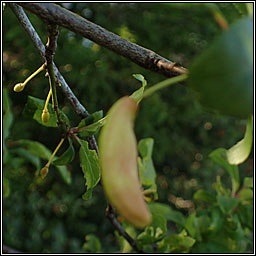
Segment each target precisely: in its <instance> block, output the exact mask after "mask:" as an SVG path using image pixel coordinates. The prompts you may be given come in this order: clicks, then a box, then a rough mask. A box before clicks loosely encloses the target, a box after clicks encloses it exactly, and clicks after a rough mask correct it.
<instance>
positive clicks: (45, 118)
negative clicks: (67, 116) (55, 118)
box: [42, 109, 50, 123]
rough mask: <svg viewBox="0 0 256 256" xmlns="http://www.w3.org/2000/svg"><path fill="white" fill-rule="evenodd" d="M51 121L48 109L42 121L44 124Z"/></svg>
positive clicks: (43, 114)
mask: <svg viewBox="0 0 256 256" xmlns="http://www.w3.org/2000/svg"><path fill="white" fill-rule="evenodd" d="M49 119H50V114H49V111H48V109H44V110H43V113H42V121H43V122H44V123H47V122H48V121H49Z"/></svg>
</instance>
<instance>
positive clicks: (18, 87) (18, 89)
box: [13, 83, 25, 92]
mask: <svg viewBox="0 0 256 256" xmlns="http://www.w3.org/2000/svg"><path fill="white" fill-rule="evenodd" d="M24 87H25V85H24V83H18V84H16V85H15V86H14V88H13V90H14V91H15V92H21V91H23V89H24Z"/></svg>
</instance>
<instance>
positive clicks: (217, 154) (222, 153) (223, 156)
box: [210, 148, 240, 192]
mask: <svg viewBox="0 0 256 256" xmlns="http://www.w3.org/2000/svg"><path fill="white" fill-rule="evenodd" d="M210 157H211V158H212V159H213V160H214V161H215V162H216V163H218V164H220V165H221V166H223V167H224V168H225V170H226V171H227V172H228V174H229V175H230V176H231V179H232V186H233V190H234V192H236V191H237V189H238V188H239V186H240V178H239V170H238V167H237V166H236V165H231V164H230V163H229V162H228V160H227V150H226V149H225V148H218V149H216V150H214V151H213V152H211V154H210Z"/></svg>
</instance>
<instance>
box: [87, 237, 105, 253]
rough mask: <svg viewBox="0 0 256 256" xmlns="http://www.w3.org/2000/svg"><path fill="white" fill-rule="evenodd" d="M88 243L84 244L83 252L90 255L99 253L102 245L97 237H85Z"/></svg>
mask: <svg viewBox="0 0 256 256" xmlns="http://www.w3.org/2000/svg"><path fill="white" fill-rule="evenodd" d="M85 240H86V242H85V243H84V244H83V250H84V251H86V252H90V253H99V252H100V250H101V243H100V240H99V238H98V237H97V236H95V235H93V234H89V235H87V236H86V237H85Z"/></svg>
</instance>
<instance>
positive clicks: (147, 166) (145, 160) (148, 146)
mask: <svg viewBox="0 0 256 256" xmlns="http://www.w3.org/2000/svg"><path fill="white" fill-rule="evenodd" d="M153 145H154V140H153V139H152V138H147V139H142V140H140V142H139V144H138V151H139V154H140V155H141V157H142V159H141V158H138V166H139V176H140V181H141V183H142V185H143V186H144V187H146V189H145V191H144V192H145V196H148V195H149V196H152V198H151V200H156V199H157V198H158V195H157V186H156V172H155V168H154V165H153V161H152V152H153ZM147 192H148V193H147Z"/></svg>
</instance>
